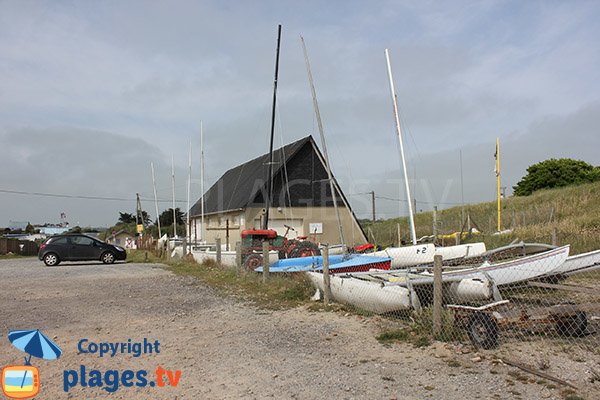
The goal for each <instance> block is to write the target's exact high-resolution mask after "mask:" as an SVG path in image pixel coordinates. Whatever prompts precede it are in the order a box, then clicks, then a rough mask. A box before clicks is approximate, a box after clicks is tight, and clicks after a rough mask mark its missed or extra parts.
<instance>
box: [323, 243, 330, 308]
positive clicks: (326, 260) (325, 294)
mask: <svg viewBox="0 0 600 400" xmlns="http://www.w3.org/2000/svg"><path fill="white" fill-rule="evenodd" d="M322 253H323V288H324V290H323V302H324V303H325V304H326V305H327V304H329V301H330V300H331V280H330V277H329V246H328V245H326V246H325V247H323V251H322Z"/></svg>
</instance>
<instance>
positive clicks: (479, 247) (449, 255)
mask: <svg viewBox="0 0 600 400" xmlns="http://www.w3.org/2000/svg"><path fill="white" fill-rule="evenodd" d="M485 251H486V249H485V243H483V242H477V243H467V244H458V245H456V246H445V247H436V248H435V254H439V255H441V256H442V258H443V259H444V260H453V259H456V258H465V257H475V256H479V255H481V254H483V253H485Z"/></svg>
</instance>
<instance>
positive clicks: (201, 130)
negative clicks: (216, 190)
mask: <svg viewBox="0 0 600 400" xmlns="http://www.w3.org/2000/svg"><path fill="white" fill-rule="evenodd" d="M200 192H201V193H202V196H201V197H200V240H204V130H203V127H202V121H200Z"/></svg>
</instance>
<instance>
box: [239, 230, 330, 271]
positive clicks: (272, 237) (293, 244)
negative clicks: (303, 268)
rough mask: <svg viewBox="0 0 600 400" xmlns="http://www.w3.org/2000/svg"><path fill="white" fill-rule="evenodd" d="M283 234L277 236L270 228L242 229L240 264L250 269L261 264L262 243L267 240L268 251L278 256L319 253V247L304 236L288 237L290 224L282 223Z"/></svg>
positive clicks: (290, 256) (299, 255)
mask: <svg viewBox="0 0 600 400" xmlns="http://www.w3.org/2000/svg"><path fill="white" fill-rule="evenodd" d="M284 226H285V228H286V231H285V235H284V236H279V235H278V234H277V232H276V231H274V230H272V229H246V230H244V231H242V264H243V265H245V266H246V267H248V268H249V269H251V270H254V269H256V268H258V267H260V266H262V265H263V256H262V244H263V242H264V241H267V242H269V251H271V250H275V251H277V252H279V258H280V259H282V258H296V257H310V256H318V255H320V254H321V251H320V250H319V247H318V246H317V245H316V244H315V243H313V242H311V241H308V240H306V236H298V238H296V239H288V238H287V235H288V233H289V231H290V230H292V231H293V230H294V228H292V227H291V226H287V225H284Z"/></svg>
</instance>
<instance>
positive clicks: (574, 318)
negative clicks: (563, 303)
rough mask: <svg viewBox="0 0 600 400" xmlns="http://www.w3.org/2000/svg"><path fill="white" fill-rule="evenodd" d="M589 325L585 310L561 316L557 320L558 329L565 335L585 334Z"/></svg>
mask: <svg viewBox="0 0 600 400" xmlns="http://www.w3.org/2000/svg"><path fill="white" fill-rule="evenodd" d="M587 326H588V320H587V315H586V314H585V312H584V311H577V312H576V313H575V314H573V315H571V316H569V317H565V318H560V319H559V320H558V321H557V322H556V331H557V332H558V333H559V334H561V335H563V336H583V335H584V334H585V331H586V329H587Z"/></svg>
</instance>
